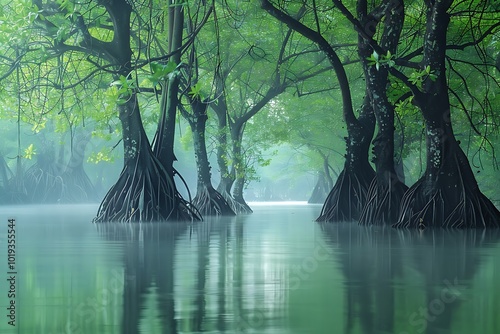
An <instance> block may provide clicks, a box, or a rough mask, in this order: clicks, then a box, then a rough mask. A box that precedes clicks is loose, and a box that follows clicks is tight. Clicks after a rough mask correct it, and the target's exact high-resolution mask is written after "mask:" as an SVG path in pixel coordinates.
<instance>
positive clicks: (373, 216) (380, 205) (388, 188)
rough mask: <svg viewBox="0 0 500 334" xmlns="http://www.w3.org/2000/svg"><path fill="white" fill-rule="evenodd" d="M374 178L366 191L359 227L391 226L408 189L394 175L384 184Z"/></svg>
mask: <svg viewBox="0 0 500 334" xmlns="http://www.w3.org/2000/svg"><path fill="white" fill-rule="evenodd" d="M381 181H382V180H380V179H379V178H377V177H375V178H374V179H373V181H372V183H371V185H370V188H369V189H368V194H367V202H366V205H365V207H364V208H363V211H362V213H361V216H360V218H359V223H360V224H361V225H372V224H373V225H380V224H393V223H394V222H395V221H396V220H397V219H398V216H399V208H400V204H401V199H402V198H403V195H404V193H405V192H406V191H407V190H408V187H407V186H406V185H405V184H404V183H402V182H401V181H399V180H398V179H397V177H396V176H395V175H394V176H393V177H389V178H388V179H387V180H386V181H385V182H383V181H382V182H381Z"/></svg>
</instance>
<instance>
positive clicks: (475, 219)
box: [394, 0, 500, 229]
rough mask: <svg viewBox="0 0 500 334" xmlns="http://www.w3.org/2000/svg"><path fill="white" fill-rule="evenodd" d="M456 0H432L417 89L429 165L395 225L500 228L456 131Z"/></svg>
mask: <svg viewBox="0 0 500 334" xmlns="http://www.w3.org/2000/svg"><path fill="white" fill-rule="evenodd" d="M451 3H452V1H451V0H436V1H428V2H426V4H427V27H426V32H425V36H424V56H423V60H422V68H424V69H425V68H426V67H427V66H428V67H429V68H430V71H431V73H432V74H433V75H435V76H436V77H435V78H434V79H433V78H431V77H430V76H427V77H426V78H425V80H424V82H423V86H422V92H421V93H417V94H415V97H414V100H415V104H416V105H417V106H418V107H419V108H420V109H421V111H422V115H423V117H424V122H425V130H426V149H427V154H426V170H425V173H424V175H423V176H422V178H421V179H420V180H418V181H417V182H416V183H415V185H413V186H412V187H411V188H410V189H409V190H408V191H407V192H406V194H405V196H404V198H403V200H402V206H401V214H400V216H399V219H398V222H397V223H396V224H395V225H394V226H395V227H413V228H420V229H423V228H426V227H459V228H469V227H473V228H474V227H476V228H478V227H480V228H482V227H498V226H499V225H500V212H499V211H498V209H497V208H496V207H495V206H494V205H493V203H491V201H490V200H489V199H487V198H486V196H484V194H482V193H481V191H480V190H479V187H478V185H477V182H476V180H475V177H474V174H473V172H472V169H471V168H470V165H469V162H468V159H467V156H466V155H465V153H464V152H463V151H462V149H461V148H460V146H459V144H458V142H457V141H456V139H455V136H454V134H453V128H452V123H451V114H450V101H449V95H448V85H447V79H446V74H445V71H446V68H445V56H446V32H447V29H448V24H449V19H450V18H449V14H448V13H447V10H448V9H449V7H450V5H451Z"/></svg>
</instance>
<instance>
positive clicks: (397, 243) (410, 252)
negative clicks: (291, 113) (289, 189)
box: [0, 202, 500, 334]
mask: <svg viewBox="0 0 500 334" xmlns="http://www.w3.org/2000/svg"><path fill="white" fill-rule="evenodd" d="M251 207H252V209H253V210H254V213H253V214H251V215H240V216H236V217H229V218H228V217H212V218H210V217H209V218H206V219H205V221H204V222H201V223H195V224H186V223H171V224H169V223H166V224H165V223H163V224H155V223H153V224H117V223H114V224H92V223H91V221H92V218H93V217H94V215H95V213H96V211H97V205H46V206H43V205H36V206H35V205H34V206H9V207H7V206H3V207H0V217H1V219H2V226H1V228H0V241H1V243H0V247H2V250H1V253H0V254H5V253H4V248H5V247H6V243H5V242H6V231H7V228H6V222H7V219H8V218H15V220H16V224H17V225H16V226H17V230H16V238H17V251H18V253H17V259H16V260H17V266H18V268H17V269H18V282H17V291H18V295H17V296H16V303H17V305H18V309H17V316H18V319H17V320H18V324H19V325H20V326H19V327H16V328H15V330H14V331H13V330H12V328H11V327H10V326H8V325H7V323H6V321H5V320H2V322H1V323H0V331H1V333H17V330H19V332H20V333H42V332H43V333H290V334H295V333H297V334H299V333H319V334H321V333H325V334H330V333H355V334H357V333H360V334H361V333H398V334H405V333H454V334H455V333H497V332H498V329H499V328H500V320H498V319H497V314H496V310H497V309H498V307H497V306H498V300H500V289H498V287H497V282H498V281H499V279H500V272H499V271H498V270H497V268H499V267H500V247H499V245H498V240H499V238H500V235H499V232H498V231H496V230H487V231H483V230H464V231H461V230H455V231H443V230H438V229H435V230H425V231H422V232H420V231H404V230H395V229H391V228H381V227H360V226H357V225H356V224H349V223H340V224H327V225H320V224H318V223H315V222H314V219H315V218H316V217H317V215H318V213H319V211H320V209H321V206H320V205H307V204H305V203H304V202H287V203H272V204H269V203H251ZM4 223H5V224H4ZM6 260H7V259H6V258H5V257H4V256H2V258H1V259H0V267H1V268H5V267H6ZM5 272H6V270H2V273H5ZM6 290H7V286H6V281H5V280H4V279H2V280H0V295H1V296H2V298H0V306H1V309H2V310H6V298H4V292H5V291H6ZM4 313H5V312H4ZM2 318H3V319H5V315H2Z"/></svg>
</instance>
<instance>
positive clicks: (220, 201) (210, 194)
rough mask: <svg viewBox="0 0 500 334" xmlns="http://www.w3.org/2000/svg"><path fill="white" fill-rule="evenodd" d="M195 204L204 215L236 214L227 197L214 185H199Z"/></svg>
mask: <svg viewBox="0 0 500 334" xmlns="http://www.w3.org/2000/svg"><path fill="white" fill-rule="evenodd" d="M193 205H194V206H195V207H196V208H197V209H198V211H199V212H200V213H201V214H202V215H203V216H219V215H220V216H234V215H236V214H235V212H234V211H233V210H232V208H231V206H230V205H229V203H228V202H227V201H226V199H225V198H224V197H223V196H222V195H221V194H220V193H219V192H218V191H217V190H215V189H214V188H213V187H212V186H201V187H198V191H197V193H196V196H195V197H194V199H193Z"/></svg>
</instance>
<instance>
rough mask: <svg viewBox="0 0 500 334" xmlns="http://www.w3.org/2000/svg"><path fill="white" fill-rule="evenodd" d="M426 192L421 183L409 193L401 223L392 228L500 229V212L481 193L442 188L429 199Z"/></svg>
mask: <svg viewBox="0 0 500 334" xmlns="http://www.w3.org/2000/svg"><path fill="white" fill-rule="evenodd" d="M424 188H425V187H424V186H423V181H422V180H420V181H419V182H418V183H416V184H415V185H414V186H413V187H411V188H410V190H408V191H407V192H406V194H405V195H404V197H403V199H402V201H401V212H400V216H399V219H398V221H397V223H396V224H394V225H393V227H397V228H420V229H424V228H426V227H444V228H485V227H500V212H499V211H498V209H497V208H496V207H495V206H494V205H493V203H492V202H491V201H490V200H489V199H488V198H486V196H484V194H482V193H481V192H480V191H479V189H477V188H476V189H467V188H466V187H460V188H459V187H457V188H454V189H453V190H450V189H449V188H448V189H446V188H444V187H442V188H438V189H436V190H435V191H434V192H433V193H431V194H429V195H427V193H428V191H426V190H425V189H424Z"/></svg>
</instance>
